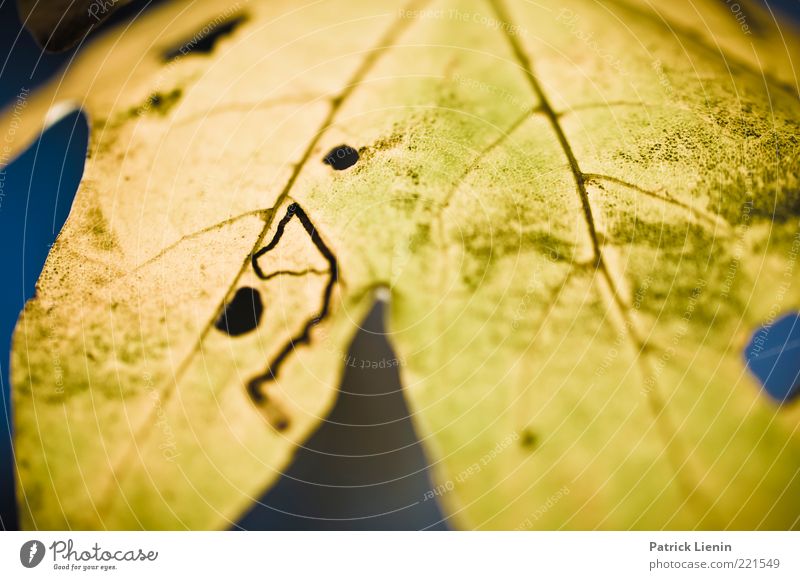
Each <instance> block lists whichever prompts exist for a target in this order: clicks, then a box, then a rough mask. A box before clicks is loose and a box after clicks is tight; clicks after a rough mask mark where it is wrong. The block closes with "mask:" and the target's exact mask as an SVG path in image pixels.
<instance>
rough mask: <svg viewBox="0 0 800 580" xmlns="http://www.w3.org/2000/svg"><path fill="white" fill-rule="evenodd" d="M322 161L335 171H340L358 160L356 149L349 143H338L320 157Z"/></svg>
mask: <svg viewBox="0 0 800 580" xmlns="http://www.w3.org/2000/svg"><path fill="white" fill-rule="evenodd" d="M322 162H323V163H324V164H325V165H330V166H331V167H333V168H334V169H335V170H336V171H342V170H343V169H347V168H348V167H352V166H353V165H355V164H356V163H357V162H358V151H356V150H355V149H353V148H352V147H350V146H349V145H339V146H338V147H334V148H333V149H331V150H330V151H328V154H327V155H326V156H325V157H323V158H322Z"/></svg>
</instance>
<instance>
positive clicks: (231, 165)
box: [1, 0, 800, 529]
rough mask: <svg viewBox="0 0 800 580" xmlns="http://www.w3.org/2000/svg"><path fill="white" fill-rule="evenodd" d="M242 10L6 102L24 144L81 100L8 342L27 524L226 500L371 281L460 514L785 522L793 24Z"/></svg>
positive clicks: (292, 418)
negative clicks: (78, 127)
mask: <svg viewBox="0 0 800 580" xmlns="http://www.w3.org/2000/svg"><path fill="white" fill-rule="evenodd" d="M678 4H680V5H681V6H679V7H677V8H676V7H675V6H677V5H678ZM231 6H232V7H226V6H224V5H222V4H221V3H219V2H193V3H189V2H185V3H184V2H175V3H169V4H166V5H164V6H163V7H159V8H157V9H155V10H153V11H150V12H148V13H146V14H145V15H144V16H143V17H141V18H140V19H138V20H137V21H136V22H135V23H133V24H132V25H131V26H130V27H129V28H128V29H126V30H120V31H119V32H118V33H114V32H112V33H110V34H107V35H105V36H102V37H100V38H98V39H97V40H95V41H94V43H93V45H92V46H91V47H90V48H89V49H88V50H87V51H85V52H83V53H82V54H81V55H80V56H79V57H78V59H77V60H76V62H75V63H74V64H73V65H71V67H70V69H69V70H68V71H66V74H65V75H64V77H63V79H59V80H58V81H56V82H54V83H52V84H51V85H50V86H48V87H45V88H44V89H42V90H41V91H40V92H39V93H38V94H37V95H36V96H35V97H33V98H32V100H31V103H30V106H29V107H28V109H27V110H26V111H25V116H24V118H23V119H21V120H19V119H17V120H16V122H17V123H18V124H19V127H18V128H17V135H19V138H18V139H17V141H16V143H15V147H17V148H21V147H22V146H23V145H24V143H25V142H26V141H30V140H31V139H33V138H34V137H35V135H36V133H37V132H38V130H39V128H40V126H41V124H42V123H43V122H44V121H45V120H46V119H48V117H47V115H46V112H47V111H48V110H51V111H52V110H54V109H55V110H59V107H55V105H60V104H62V103H75V105H76V106H80V107H82V108H83V109H84V110H85V111H86V112H87V113H88V115H89V117H90V123H91V139H90V146H89V154H88V158H87V162H86V169H85V173H84V178H83V182H82V184H81V187H80V190H79V192H78V194H77V196H76V200H75V204H74V207H73V209H72V213H71V214H70V217H69V220H68V221H67V223H66V225H65V228H64V230H63V231H62V233H61V235H60V236H59V238H58V240H57V242H56V244H55V246H54V248H53V250H52V252H51V254H50V257H49V258H48V261H47V264H46V266H45V269H44V271H43V273H42V276H41V278H40V280H39V284H38V287H37V296H36V298H35V299H34V300H32V301H31V302H30V303H29V304H28V305H27V306H26V308H25V311H24V313H23V315H22V317H21V319H20V322H19V324H18V327H17V331H16V334H15V338H14V350H13V358H12V372H13V387H14V407H15V411H14V412H15V424H16V436H15V449H16V454H17V458H18V461H19V465H20V467H19V478H20V488H21V491H22V494H21V502H22V505H23V510H22V513H23V518H24V521H23V524H24V525H25V526H26V527H29V528H63V527H71V528H104V527H106V528H138V527H143V528H148V529H150V528H184V527H186V528H189V529H196V528H219V527H226V526H229V525H230V524H231V522H233V521H235V520H236V518H237V517H238V516H239V515H241V514H242V513H243V512H244V511H245V510H246V509H247V508H248V506H249V505H250V504H251V503H252V502H253V501H254V499H255V498H257V497H258V496H259V495H260V494H261V493H262V492H263V491H264V489H265V488H268V487H269V486H270V485H271V483H272V482H274V481H275V479H276V478H277V477H278V476H279V474H280V472H281V470H282V469H284V468H285V467H286V465H287V464H288V462H289V461H290V460H291V457H292V454H293V452H294V451H295V449H296V448H297V446H299V445H302V443H303V441H304V440H306V439H307V438H308V437H309V435H310V433H311V432H312V431H313V430H314V429H315V428H316V427H317V426H318V425H319V423H320V421H322V420H324V417H325V416H326V414H327V412H328V411H329V410H330V407H331V405H332V403H333V401H334V398H335V395H336V385H337V384H338V380H339V377H340V376H341V373H342V369H343V366H344V362H345V359H346V356H347V355H346V353H347V346H348V344H349V342H350V340H351V339H352V337H353V335H354V333H355V331H356V330H357V325H358V322H359V321H360V320H361V319H362V318H363V317H364V315H365V314H366V312H367V311H368V309H369V307H370V305H371V303H372V301H373V300H374V299H375V292H376V289H379V288H389V289H390V292H391V306H390V319H389V327H390V331H391V333H392V336H391V339H392V343H393V345H394V347H395V350H396V351H397V353H398V358H399V360H402V361H404V366H403V367H402V369H401V377H402V379H403V382H404V389H405V394H406V397H407V398H408V400H409V404H410V406H411V408H412V411H413V420H414V422H415V425H416V427H417V429H418V432H419V434H420V438H421V440H422V442H423V445H424V446H425V448H426V450H427V452H428V455H429V458H430V461H431V465H432V466H433V469H434V473H435V474H436V479H437V481H436V485H437V486H438V487H437V489H436V491H435V493H434V490H432V492H431V494H429V495H430V496H436V497H437V498H438V499H439V500H440V501H442V502H443V505H444V506H445V508H446V509H447V511H448V513H449V515H450V516H451V517H452V518H453V521H454V522H456V524H457V525H458V526H460V527H464V528H504V529H509V528H544V529H552V528H579V529H587V528H588V529H592V528H610V529H627V528H695V527H697V528H781V529H783V528H794V527H797V526H798V516H799V515H800V504H799V503H798V502H799V501H800V500H798V499H797V498H798V497H800V478H798V477H797V471H798V466H800V438H799V437H798V434H797V424H798V419H800V415H799V414H798V413H800V411H798V409H797V407H796V405H795V406H792V405H776V404H775V403H774V402H773V401H771V400H770V399H769V398H768V397H767V396H766V395H765V394H764V393H763V392H761V390H760V386H759V383H758V381H757V380H756V379H755V378H754V377H752V376H751V375H750V374H749V372H748V371H747V369H746V366H745V364H744V358H743V354H742V353H743V350H744V348H745V345H746V344H747V343H748V341H749V340H750V338H751V337H752V334H753V333H754V332H755V331H756V330H758V328H759V327H760V326H761V325H763V324H765V323H768V322H769V321H770V320H774V319H775V318H776V317H777V316H778V315H779V314H780V313H782V312H785V311H790V310H792V309H796V308H797V307H798V306H799V305H800V285H798V283H797V280H798V274H797V268H796V265H795V262H796V259H797V254H798V246H800V237H798V236H799V234H798V214H799V213H800V197H798V195H799V194H798V191H800V190H799V189H798V175H800V171H798V169H800V168H798V159H799V157H798V141H797V134H798V131H797V129H798V127H797V123H798V118H800V114H799V113H800V110H799V109H800V106H799V105H798V92H797V83H796V77H795V73H794V70H793V69H792V66H791V59H790V58H789V55H790V54H792V53H795V54H796V52H797V51H796V48H797V43H796V36H795V34H794V32H793V31H791V30H779V29H778V28H777V27H776V25H775V24H774V22H773V23H772V24H771V25H770V22H772V21H771V20H770V17H769V15H768V14H766V13H764V14H762V13H760V12H752V13H748V15H749V17H750V18H751V22H752V23H753V26H754V27H755V25H756V23H758V27H757V29H756V30H757V34H756V33H755V32H754V33H753V34H752V35H746V34H744V33H743V31H742V30H741V28H740V23H739V22H738V21H737V20H736V19H735V18H734V16H732V15H731V13H730V11H729V9H728V8H727V6H726V5H724V3H715V2H710V1H709V2H693V3H670V4H669V5H668V6H660V7H659V9H658V11H656V10H655V9H654V8H653V7H651V6H650V5H649V4H648V3H644V2H641V3H640V2H635V1H633V0H625V1H623V0H620V1H615V2H609V3H603V4H602V5H601V4H597V3H594V2H588V1H584V0H573V1H569V2H563V3H559V4H558V6H555V5H553V6H547V5H545V6H542V5H539V4H533V3H527V2H511V1H507V0H492V1H488V2H487V1H481V2H478V1H472V0H452V1H445V2H431V3H425V2H414V3H412V4H410V5H408V6H406V7H404V8H398V7H397V6H395V5H394V3H389V2H375V1H374V0H371V1H363V2H362V1H357V0H348V1H347V2H324V3H315V4H309V5H302V6H298V5H296V4H295V3H290V2H263V3H261V2H250V3H247V4H246V5H238V4H237V5H231ZM232 20H235V21H236V22H237V24H236V26H235V27H234V26H229V29H230V30H228V32H227V33H226V35H225V36H224V37H221V38H219V39H218V40H217V41H216V42H215V44H214V46H213V49H212V50H210V51H208V52H203V53H196V52H194V51H191V50H187V51H184V52H181V51H180V47H186V46H190V47H191V42H192V39H193V35H194V34H196V33H197V31H203V30H204V29H208V33H209V34H213V30H214V28H216V27H220V26H223V25H225V23H229V22H231V21H232ZM711 31H713V32H711ZM198 41H199V40H198ZM187 43H188V44H187ZM176 47H177V49H178V50H177V52H176ZM60 109H63V107H60ZM52 115H53V114H52V113H51V115H50V118H52ZM12 122H15V121H14V118H12V115H11V112H9V113H7V115H6V116H5V117H4V118H3V121H2V123H1V124H2V128H5V127H7V126H8V125H9V124H10V123H12ZM343 145H345V146H346V148H342V146H343ZM337 150H341V151H344V152H345V153H344V155H352V152H357V154H358V160H357V161H356V163H355V164H354V165H351V166H349V167H347V168H344V169H341V170H337V169H335V168H336V165H337V164H336V163H332V162H331V159H333V158H332V157H330V155H332V154H333V155H335V152H336V151H337ZM326 157H328V162H327V163H326V162H325V160H326ZM354 158H355V157H352V158H351V160H352V159H354ZM345 165H346V164H345ZM242 289H252V290H246V291H245V292H244V293H243V294H240V292H241V291H242ZM253 291H255V292H257V294H258V296H259V297H260V301H261V302H260V308H262V309H263V312H262V311H261V310H260V309H259V307H256V306H255V302H253V299H252V298H249V299H248V300H250V302H241V297H242V296H245V297H247V296H252V295H253ZM237 296H238V298H237ZM237 300H239V302H237ZM256 310H259V314H256ZM234 316H238V318H237V319H236V322H237V323H241V325H243V326H235V328H237V329H241V328H243V329H244V332H241V333H238V332H234V333H229V332H227V331H226V329H227V330H228V331H229V330H230V329H231V326H230V325H231V324H232V322H231V320H233V318H232V317H234ZM226 317H228V318H226ZM226 325H227V326H226ZM248 325H249V326H248ZM251 326H255V328H254V329H253V330H251V331H247V329H248V328H250V327H251ZM420 501H431V499H430V497H428V496H426V497H423V498H420Z"/></svg>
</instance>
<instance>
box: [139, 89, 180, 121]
mask: <svg viewBox="0 0 800 580" xmlns="http://www.w3.org/2000/svg"><path fill="white" fill-rule="evenodd" d="M182 96H183V91H182V90H181V89H172V90H171V91H170V92H168V93H160V92H159V93H153V94H152V95H150V96H149V97H147V100H146V101H145V102H144V104H143V105H142V106H140V107H138V108H136V109H135V110H134V114H136V115H144V114H146V113H157V114H159V115H166V114H167V113H168V112H169V111H170V109H172V107H174V106H175V105H176V104H177V102H178V101H180V100H181V97H182Z"/></svg>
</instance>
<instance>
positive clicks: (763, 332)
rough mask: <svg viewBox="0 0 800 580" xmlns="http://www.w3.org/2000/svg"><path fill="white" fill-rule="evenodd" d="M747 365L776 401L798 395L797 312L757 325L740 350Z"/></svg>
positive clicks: (799, 350) (799, 316) (799, 324)
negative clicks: (758, 326) (751, 336)
mask: <svg viewBox="0 0 800 580" xmlns="http://www.w3.org/2000/svg"><path fill="white" fill-rule="evenodd" d="M744 357H745V361H746V363H747V368H749V369H750V372H752V373H753V375H755V377H756V378H757V379H758V380H759V382H761V385H762V386H763V388H764V391H765V392H766V393H767V394H768V395H769V396H770V397H771V398H772V399H774V400H775V401H777V402H778V403H788V402H790V401H792V400H794V399H796V398H797V396H798V395H800V313H797V312H791V313H789V314H786V315H784V316H782V317H781V318H779V319H778V320H776V321H775V322H774V323H772V324H766V325H764V326H762V327H761V328H759V329H758V330H757V331H756V332H755V334H753V338H751V339H750V342H749V343H748V344H747V348H746V349H745V352H744Z"/></svg>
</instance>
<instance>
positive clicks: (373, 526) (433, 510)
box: [234, 301, 446, 530]
mask: <svg viewBox="0 0 800 580" xmlns="http://www.w3.org/2000/svg"><path fill="white" fill-rule="evenodd" d="M383 316H384V304H383V302H380V301H378V302H376V304H375V306H373V308H372V310H371V312H370V313H369V315H368V316H367V318H366V319H365V321H364V323H363V324H362V327H361V329H360V330H359V332H358V334H357V335H356V337H355V338H354V340H353V343H352V344H351V346H350V349H349V353H348V355H347V356H346V357H345V356H342V358H343V360H344V363H345V371H344V376H343V377H342V381H341V384H340V386H339V396H338V399H337V401H336V404H335V405H334V407H333V409H332V411H331V413H330V415H329V416H328V417H327V419H326V421H325V422H324V423H323V424H322V425H321V426H320V427H319V429H318V430H317V431H316V432H315V433H314V434H313V435H312V436H311V438H310V439H309V440H308V441H306V442H305V443H304V444H303V446H302V447H300V448H299V449H298V451H297V453H296V455H295V457H294V460H293V461H292V463H291V465H290V466H289V467H288V468H287V469H286V471H285V472H284V473H283V474H282V475H281V477H280V479H279V480H278V481H277V483H276V484H275V486H274V487H272V489H270V490H269V491H268V492H267V493H266V494H265V495H264V496H263V497H262V498H261V499H260V501H259V502H258V503H256V504H254V506H253V507H252V508H251V509H250V511H249V512H248V513H247V514H245V515H244V516H243V517H242V519H241V520H240V521H239V522H238V524H237V525H235V526H234V527H235V528H242V529H246V530H262V529H265V530H276V529H277V530H312V529H314V530H320V529H321V530H333V529H335V530H419V529H423V528H432V529H446V525H445V524H444V523H443V516H442V512H441V510H440V508H439V506H438V504H437V502H436V499H435V498H434V497H433V496H432V494H430V490H431V489H433V486H432V484H431V481H430V477H429V475H428V470H427V462H426V460H425V454H424V453H423V450H422V447H421V445H420V443H419V441H418V439H417V437H416V434H415V432H414V427H413V425H412V423H411V420H410V418H409V414H410V413H409V410H408V407H407V405H406V403H405V399H404V397H403V390H402V386H401V383H400V375H399V372H398V367H399V366H400V365H401V364H402V361H400V360H398V358H397V357H396V355H395V353H394V351H393V350H392V348H391V346H390V344H389V342H388V341H387V340H386V333H385V330H384V322H383ZM265 436H271V434H269V433H266V434H265ZM426 494H428V495H429V496H430V497H431V499H429V500H427V501H425V499H424V498H425V496H426Z"/></svg>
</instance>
